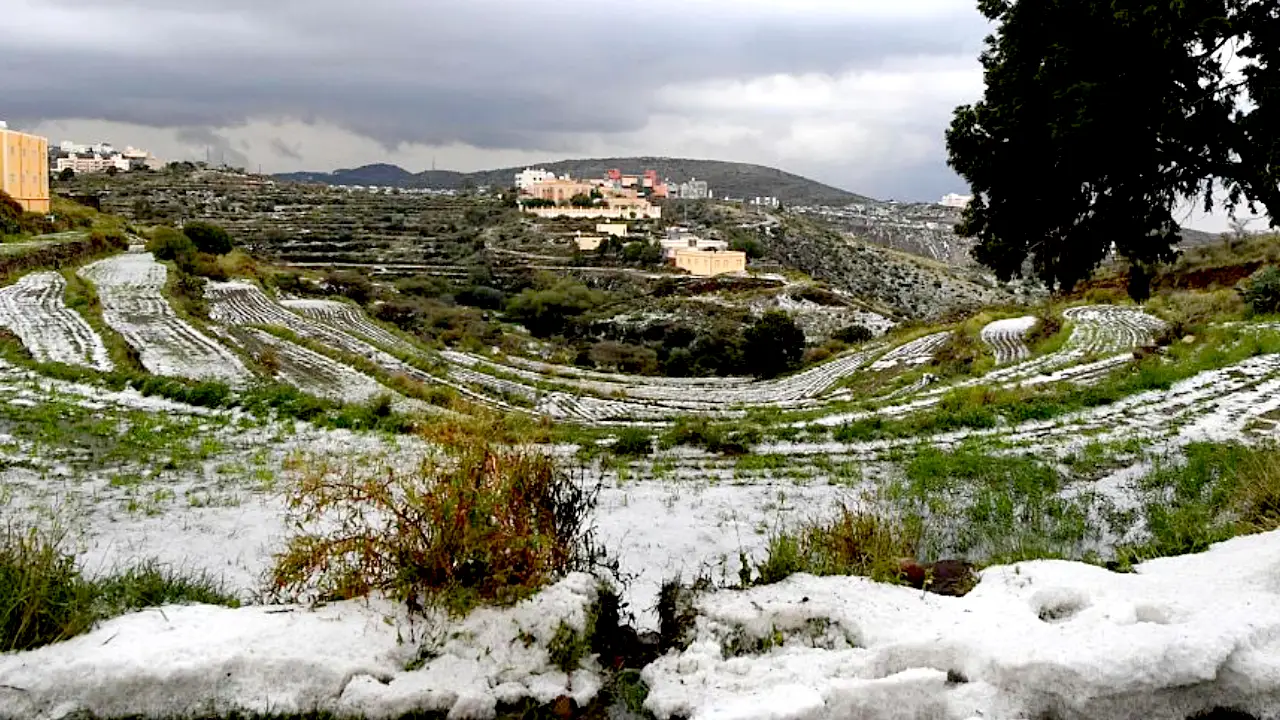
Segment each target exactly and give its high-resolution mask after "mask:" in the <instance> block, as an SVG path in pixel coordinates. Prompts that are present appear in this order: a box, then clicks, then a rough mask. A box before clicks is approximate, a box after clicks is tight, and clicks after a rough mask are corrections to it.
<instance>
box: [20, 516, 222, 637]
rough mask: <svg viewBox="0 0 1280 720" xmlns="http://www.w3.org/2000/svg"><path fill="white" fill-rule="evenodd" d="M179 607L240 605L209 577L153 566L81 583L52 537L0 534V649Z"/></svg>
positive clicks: (72, 561)
mask: <svg viewBox="0 0 1280 720" xmlns="http://www.w3.org/2000/svg"><path fill="white" fill-rule="evenodd" d="M179 603H206V604H213V605H224V606H227V607H238V606H239V604H240V603H239V601H238V600H237V599H236V598H235V596H234V595H232V594H230V593H228V592H227V591H226V590H225V589H224V588H223V587H222V586H221V584H220V583H219V582H218V581H217V580H216V579H214V578H212V577H211V576H209V575H207V574H192V575H187V574H183V573H181V572H178V571H175V570H173V569H171V568H168V567H166V566H163V565H160V564H159V563H156V562H145V563H141V564H139V565H136V566H133V567H129V568H125V569H123V570H121V571H119V572H116V573H112V574H110V575H107V576H105V577H103V578H100V579H90V578H86V577H85V576H84V575H83V574H81V572H80V571H79V570H78V569H77V568H76V564H75V558H74V557H73V556H72V555H70V554H68V553H66V552H64V551H63V550H62V548H61V543H60V542H59V539H58V538H55V537H51V536H49V535H47V534H42V533H40V532H37V531H33V530H25V529H21V528H16V527H13V526H9V527H7V528H4V529H3V530H0V652H10V651H16V650H30V649H33V648H37V647H41V646H43V645H49V644H51V643H56V642H60V641H63V640H67V639H70V638H73V637H75V636H77V635H80V634H82V633H85V632H88V631H89V630H90V629H92V628H93V627H94V625H95V624H97V623H98V622H101V621H103V620H107V619H110V618H113V617H117V616H120V615H124V614H126V613H129V612H132V611H135V610H141V609H143V608H147V607H158V606H160V605H168V604H179Z"/></svg>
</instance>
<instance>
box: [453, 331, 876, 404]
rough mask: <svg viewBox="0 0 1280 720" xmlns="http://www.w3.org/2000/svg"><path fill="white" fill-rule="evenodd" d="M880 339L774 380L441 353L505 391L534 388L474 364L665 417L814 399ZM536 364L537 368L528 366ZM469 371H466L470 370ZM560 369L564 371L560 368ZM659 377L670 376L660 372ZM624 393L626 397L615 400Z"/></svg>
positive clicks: (472, 376)
mask: <svg viewBox="0 0 1280 720" xmlns="http://www.w3.org/2000/svg"><path fill="white" fill-rule="evenodd" d="M883 349H884V347H883V346H882V345H879V344H877V345H873V346H871V347H870V348H868V349H866V350H861V351H858V352H852V353H848V354H845V355H841V356H840V357H838V358H836V359H834V360H832V361H830V362H826V363H823V364H822V365H818V366H815V367H812V368H809V369H808V370H805V371H803V372H800V373H796V374H795V375H790V376H788V377H785V378H780V379H777V380H765V381H747V380H745V379H742V378H722V379H716V378H708V379H700V382H698V383H697V384H695V383H691V382H681V380H682V379H681V378H670V379H669V380H670V382H669V383H667V382H653V379H652V378H643V377H640V376H627V375H604V374H601V375H597V376H589V377H582V376H575V375H574V374H573V373H571V372H568V370H569V368H566V367H564V366H556V365H547V364H543V363H531V362H528V361H518V360H517V358H514V357H512V358H509V362H510V363H511V364H510V365H504V364H501V363H499V362H497V361H493V360H489V359H487V358H483V357H480V356H477V355H471V354H468V353H462V352H457V351H443V352H442V353H441V355H442V357H444V358H445V359H446V360H448V361H449V362H450V363H452V364H453V365H454V366H455V367H454V368H453V369H452V370H451V372H453V373H454V374H456V375H458V376H459V377H465V378H467V379H468V380H469V381H472V382H477V383H485V384H488V385H491V386H493V387H494V388H495V389H500V390H502V391H505V392H513V393H527V394H529V397H531V398H532V397H534V396H535V394H536V393H534V390H533V388H532V387H530V386H522V385H521V384H520V383H517V382H514V381H510V380H505V379H502V378H493V377H488V378H487V379H486V378H485V377H483V374H482V373H478V372H476V370H475V369H479V370H485V371H488V372H490V373H493V372H498V373H503V374H507V375H511V376H513V377H516V378H519V379H520V380H521V381H524V382H526V383H536V382H546V381H554V382H556V383H557V384H561V385H567V386H570V387H573V388H575V389H578V390H581V391H584V392H591V393H597V394H599V395H603V396H606V398H578V400H580V401H589V400H594V401H597V402H610V403H613V404H614V405H618V406H622V407H625V406H626V405H630V406H632V407H633V408H635V409H636V410H638V411H639V412H640V413H641V414H640V415H638V416H637V417H664V416H666V417H669V416H671V415H672V414H677V413H681V412H690V411H696V412H706V413H724V412H726V411H728V410H729V409H730V408H732V407H735V406H750V405H771V406H775V407H805V406H811V405H814V404H816V400H817V398H818V397H819V396H820V395H821V394H822V393H823V392H825V391H826V390H828V389H829V388H830V387H831V386H833V385H835V384H836V383H837V382H839V381H840V380H841V379H843V378H845V377H847V376H849V375H851V374H853V373H855V372H857V371H858V370H861V369H862V368H863V367H864V366H865V365H866V364H867V363H868V362H869V361H870V360H871V358H873V357H875V356H876V355H877V354H879V353H880V352H882V351H883ZM531 367H536V368H538V369H537V370H536V371H534V370H530V369H526V368H531ZM468 371H469V372H468ZM562 371H563V372H562ZM662 380H663V381H666V380H668V378H663V379H662ZM617 396H624V397H625V398H626V399H627V400H629V401H630V402H624V401H619V400H615V399H613V398H615V397H617Z"/></svg>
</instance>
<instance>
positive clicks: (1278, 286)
mask: <svg viewBox="0 0 1280 720" xmlns="http://www.w3.org/2000/svg"><path fill="white" fill-rule="evenodd" d="M1240 294H1241V296H1243V297H1244V301H1245V304H1246V305H1248V306H1249V312H1251V313H1253V314H1256V315H1263V314H1269V313H1280V267H1276V266H1274V265H1273V266H1270V267H1265V268H1263V269H1261V270H1259V271H1258V272H1256V273H1254V274H1253V275H1251V276H1250V277H1249V279H1248V280H1246V281H1244V283H1242V285H1241V287H1240Z"/></svg>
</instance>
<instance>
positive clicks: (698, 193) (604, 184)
mask: <svg viewBox="0 0 1280 720" xmlns="http://www.w3.org/2000/svg"><path fill="white" fill-rule="evenodd" d="M515 185H516V189H517V191H518V192H519V194H520V204H521V207H522V208H523V209H524V210H525V211H526V212H529V213H532V214H534V215H537V216H539V217H547V218H550V217H568V218H600V219H614V220H628V219H629V220H657V219H660V218H661V217H662V208H661V207H659V206H658V205H656V204H654V201H656V200H664V199H667V198H680V199H705V198H710V197H711V191H710V188H708V186H707V183H706V181H705V180H697V179H696V178H695V179H691V180H689V181H687V182H683V183H678V184H677V183H672V182H670V181H668V180H664V179H661V178H659V177H658V173H657V171H656V170H646V171H644V172H643V173H642V174H640V175H627V174H624V173H623V172H622V171H621V170H610V171H608V172H607V173H605V175H604V177H601V178H593V179H589V180H579V179H575V178H573V177H570V176H569V175H568V174H565V175H561V176H557V175H556V174H555V173H553V172H550V171H547V170H542V169H538V170H534V169H530V168H526V169H525V170H524V171H522V172H519V173H516V177H515Z"/></svg>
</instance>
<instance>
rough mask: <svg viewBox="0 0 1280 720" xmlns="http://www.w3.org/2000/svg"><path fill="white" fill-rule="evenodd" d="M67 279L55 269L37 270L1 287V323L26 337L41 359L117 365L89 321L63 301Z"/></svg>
mask: <svg viewBox="0 0 1280 720" xmlns="http://www.w3.org/2000/svg"><path fill="white" fill-rule="evenodd" d="M66 286H67V283H66V280H64V279H63V277H62V276H61V275H59V274H58V273H55V272H37V273H31V274H30V275H25V276H23V277H22V278H21V279H20V280H18V282H16V283H14V284H13V285H10V286H9V287H6V288H4V289H3V290H0V325H2V326H4V327H7V328H9V329H10V330H12V331H13V332H14V334H16V335H17V336H18V337H19V338H21V339H22V344H23V345H24V346H26V348H27V350H28V351H29V352H30V353H31V355H32V357H34V358H35V359H36V360H38V361H40V362H60V363H66V364H68V365H83V366H85V367H89V368H93V369H94V370H101V371H104V372H106V371H110V370H111V369H112V368H113V364H112V362H111V358H110V357H109V356H108V355H107V348H106V346H105V345H103V343H102V338H100V337H98V335H97V333H95V332H94V331H93V328H92V327H90V326H89V323H87V322H85V319H84V318H83V317H81V316H80V314H79V313H77V312H75V311H74V310H71V309H70V308H68V307H67V305H66V303H65V302H64V301H63V294H64V292H65V290H66Z"/></svg>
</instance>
